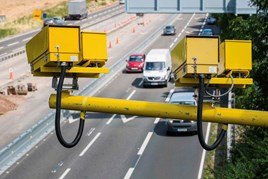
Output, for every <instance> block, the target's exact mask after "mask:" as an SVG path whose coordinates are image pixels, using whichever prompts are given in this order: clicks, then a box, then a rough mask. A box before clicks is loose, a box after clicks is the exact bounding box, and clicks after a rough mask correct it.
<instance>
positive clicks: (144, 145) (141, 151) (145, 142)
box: [138, 132, 153, 155]
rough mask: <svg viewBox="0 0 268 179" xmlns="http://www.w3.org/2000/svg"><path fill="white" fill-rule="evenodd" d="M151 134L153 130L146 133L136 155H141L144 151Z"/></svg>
mask: <svg viewBox="0 0 268 179" xmlns="http://www.w3.org/2000/svg"><path fill="white" fill-rule="evenodd" d="M152 135H153V132H149V133H148V134H147V136H146V138H145V140H144V142H143V144H142V145H141V148H140V150H139V152H138V155H142V153H143V152H144V150H145V148H146V146H147V144H148V143H149V141H150V139H151V137H152Z"/></svg>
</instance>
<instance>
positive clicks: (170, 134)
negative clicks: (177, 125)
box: [166, 130, 174, 136]
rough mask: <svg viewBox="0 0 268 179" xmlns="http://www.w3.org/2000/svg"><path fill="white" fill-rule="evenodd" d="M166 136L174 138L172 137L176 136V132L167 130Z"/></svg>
mask: <svg viewBox="0 0 268 179" xmlns="http://www.w3.org/2000/svg"><path fill="white" fill-rule="evenodd" d="M166 134H167V136H172V135H174V132H172V131H169V130H167V131H166Z"/></svg>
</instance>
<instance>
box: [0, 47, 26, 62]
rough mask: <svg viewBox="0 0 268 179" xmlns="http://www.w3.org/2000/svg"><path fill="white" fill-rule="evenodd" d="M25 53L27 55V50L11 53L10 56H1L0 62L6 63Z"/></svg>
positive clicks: (21, 49)
mask: <svg viewBox="0 0 268 179" xmlns="http://www.w3.org/2000/svg"><path fill="white" fill-rule="evenodd" d="M23 53H25V48H20V49H17V50H15V51H14V52H11V53H10V54H7V55H2V56H0V62H2V61H5V60H7V59H10V58H13V57H16V56H18V55H21V54H23Z"/></svg>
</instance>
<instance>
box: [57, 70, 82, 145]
mask: <svg viewBox="0 0 268 179" xmlns="http://www.w3.org/2000/svg"><path fill="white" fill-rule="evenodd" d="M66 68H67V67H66V66H61V73H60V78H59V84H58V87H57V98H56V116H55V130H56V135H57V138H58V140H59V142H60V143H61V144H62V145H63V146H64V147H66V148H72V147H74V146H75V145H76V144H77V143H78V142H79V140H80V139H81V137H82V133H83V130H84V123H85V120H84V119H82V118H81V117H80V122H79V128H78V132H77V134H76V137H75V139H74V140H73V141H72V142H70V143H68V142H66V141H65V140H64V138H63V137H62V134H61V128H60V117H61V115H60V113H61V92H62V86H63V82H64V77H65V74H66Z"/></svg>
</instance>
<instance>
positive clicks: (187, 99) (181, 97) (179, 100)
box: [169, 92, 195, 105]
mask: <svg viewBox="0 0 268 179" xmlns="http://www.w3.org/2000/svg"><path fill="white" fill-rule="evenodd" d="M169 102H170V103H173V104H181V105H195V99H194V93H193V92H181V93H180V92H176V93H173V94H172V95H171V97H170V101H169Z"/></svg>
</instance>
